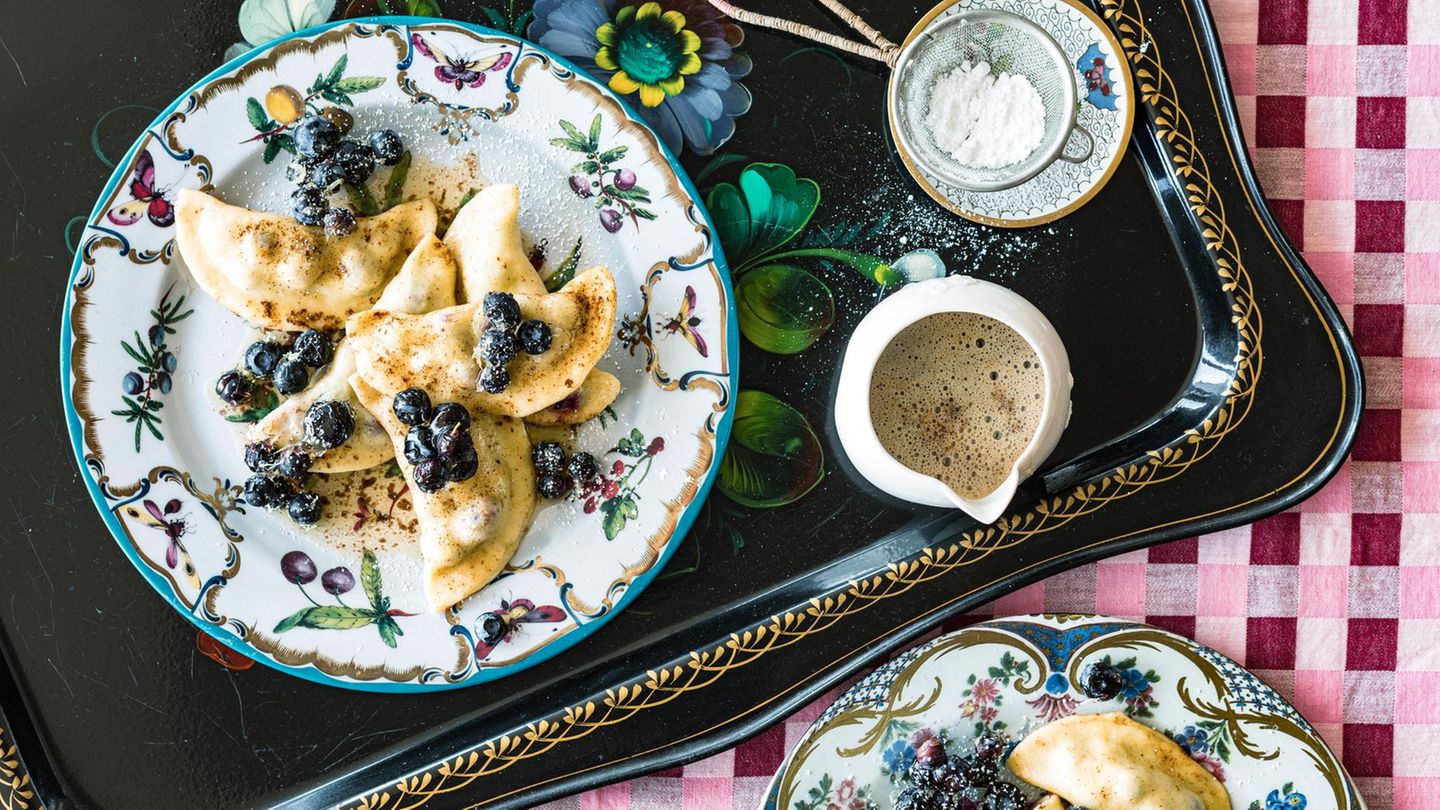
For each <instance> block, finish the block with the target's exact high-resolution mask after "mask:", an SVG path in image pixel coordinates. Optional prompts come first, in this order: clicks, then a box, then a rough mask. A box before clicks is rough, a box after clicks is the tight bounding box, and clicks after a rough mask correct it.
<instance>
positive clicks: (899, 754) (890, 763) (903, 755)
mask: <svg viewBox="0 0 1440 810" xmlns="http://www.w3.org/2000/svg"><path fill="white" fill-rule="evenodd" d="M881 757H882V759H883V760H884V762H885V770H887V771H889V772H890V773H891V774H894V775H896V776H899V775H901V774H904V773H905V772H906V771H907V770H909V769H910V765H911V763H913V762H914V761H915V747H914V746H912V745H911V744H910V743H909V742H908V741H906V740H904V739H900V740H896V741H894V742H892V743H890V747H889V748H886V749H885V752H884V754H882V755H881ZM1266 810H1269V808H1266Z"/></svg>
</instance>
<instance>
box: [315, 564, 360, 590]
mask: <svg viewBox="0 0 1440 810" xmlns="http://www.w3.org/2000/svg"><path fill="white" fill-rule="evenodd" d="M320 587H322V588H324V589H325V592H326V593H328V594H330V595H332V596H339V595H341V594H343V593H349V591H350V589H351V588H353V587H355V575H354V574H352V573H350V569H349V568H346V567H345V566H343V565H337V566H336V567H334V568H331V569H330V570H329V571H326V572H325V573H323V574H321V575H320Z"/></svg>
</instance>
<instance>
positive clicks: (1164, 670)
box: [760, 614, 1365, 810]
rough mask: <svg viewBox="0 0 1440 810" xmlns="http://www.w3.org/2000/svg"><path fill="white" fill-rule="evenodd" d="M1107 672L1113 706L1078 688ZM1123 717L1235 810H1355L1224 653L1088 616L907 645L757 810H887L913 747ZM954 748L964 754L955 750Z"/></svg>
mask: <svg viewBox="0 0 1440 810" xmlns="http://www.w3.org/2000/svg"><path fill="white" fill-rule="evenodd" d="M1102 661H1103V662H1106V663H1109V664H1111V665H1112V666H1115V667H1116V668H1118V669H1119V670H1120V671H1121V673H1122V674H1123V675H1124V676H1125V679H1126V685H1125V687H1124V688H1123V689H1122V690H1121V691H1120V694H1119V695H1117V696H1116V697H1115V698H1113V699H1110V700H1096V699H1091V698H1088V697H1086V696H1085V695H1084V694H1083V693H1082V692H1081V691H1080V689H1079V687H1078V685H1077V684H1076V681H1077V680H1078V679H1079V678H1080V674H1081V673H1082V672H1083V671H1084V670H1085V668H1086V667H1088V666H1089V665H1091V664H1093V663H1095V662H1102ZM1100 712H1123V713H1124V714H1126V715H1128V716H1129V717H1130V718H1131V719H1133V720H1135V721H1137V722H1139V723H1143V724H1145V725H1147V726H1149V727H1151V728H1153V729H1156V730H1157V731H1160V732H1162V733H1164V734H1165V735H1167V736H1169V737H1171V738H1172V739H1174V740H1176V742H1177V743H1179V744H1180V745H1182V746H1183V747H1184V748H1185V749H1186V751H1187V752H1188V753H1189V754H1190V756H1191V757H1192V758H1194V759H1195V760H1196V761H1197V762H1198V763H1200V765H1201V766H1202V767H1204V768H1205V769H1206V770H1208V771H1210V772H1211V774H1212V775H1214V776H1215V777H1216V778H1217V779H1218V780H1220V782H1221V784H1222V785H1223V786H1224V787H1225V790H1226V792H1227V793H1229V794H1230V806H1231V807H1233V808H1235V810H1282V809H1283V808H1292V807H1299V808H1304V807H1307V806H1308V807H1333V808H1337V809H1338V808H1346V810H1352V809H1353V810H1363V808H1364V807H1365V803H1364V801H1363V800H1362V799H1361V798H1360V796H1359V793H1358V792H1356V790H1355V785H1354V783H1353V782H1352V781H1351V779H1350V776H1349V774H1347V773H1346V772H1345V769H1344V767H1343V766H1342V765H1341V764H1340V759H1339V757H1337V756H1335V754H1334V752H1332V751H1331V750H1330V748H1329V746H1327V745H1326V744H1325V741H1324V740H1323V739H1321V737H1320V734H1319V732H1317V731H1316V730H1315V727H1314V726H1312V725H1310V723H1308V722H1307V721H1306V720H1305V718H1303V717H1301V716H1300V713H1299V712H1297V711H1296V710H1295V707H1293V706H1291V705H1290V704H1289V703H1288V702H1287V701H1286V700H1285V699H1284V698H1283V697H1281V696H1280V695H1279V694H1278V693H1276V692H1275V691H1274V690H1273V689H1271V688H1270V687H1269V686H1267V685H1266V684H1265V683H1264V682H1262V681H1261V680H1260V679H1259V678H1256V677H1255V676H1254V675H1252V674H1251V673H1250V672H1248V671H1246V670H1245V669H1244V668H1243V667H1241V666H1240V665H1239V664H1237V663H1235V662H1234V661H1232V660H1230V659H1229V658H1227V657H1225V656H1224V655H1222V654H1220V653H1218V652H1216V651H1215V650H1212V649H1210V648H1209V647H1206V646H1204V645H1202V644H1199V643H1197V642H1195V641H1191V640H1190V639H1187V638H1184V637H1182V636H1178V635H1175V634H1174V633H1170V632H1167V631H1164V630H1160V629H1158V628H1155V627H1150V626H1148V625H1144V624H1138V623H1135V622H1130V621H1124V620H1121V619H1112V618H1107V617H1105V616H1094V615H1087V614H1044V615H1032V616H1015V617H1011V618H1005V619H994V620H991V621H987V622H982V623H980V624H977V625H974V626H972V627H967V628H964V629H962V630H957V631H956V632H953V633H948V634H945V635H942V636H939V637H937V638H934V639H931V640H930V641H927V642H924V643H922V644H918V645H916V646H914V647H911V648H910V649H908V650H906V651H904V652H902V653H900V654H899V655H897V656H896V657H895V658H892V659H891V660H889V661H887V662H886V663H885V664H884V665H882V666H881V667H880V668H878V669H876V670H875V671H874V672H872V673H870V674H869V675H867V676H865V677H864V678H862V679H860V680H859V681H857V682H856V683H855V684H854V685H852V686H851V687H850V688H849V689H847V690H845V692H844V693H843V694H841V695H840V697H839V698H837V699H836V701H835V702H834V703H832V704H831V705H830V706H828V707H827V708H826V709H825V711H823V712H822V713H821V714H820V716H819V717H818V718H817V719H816V720H815V722H814V723H813V724H812V725H811V726H810V728H809V729H807V730H806V732H805V733H804V734H803V735H802V736H801V737H800V740H799V741H798V742H797V743H796V745H795V747H794V749H793V750H792V751H791V752H790V754H789V755H787V757H786V758H785V761H784V763H782V764H781V766H780V769H779V770H778V771H777V772H776V774H775V777H774V779H773V780H772V781H771V783H770V787H769V789H768V790H767V791H766V792H765V797H764V799H763V800H762V801H761V804H760V808H761V810H776V808H782V807H784V808H789V807H797V808H799V807H817V808H819V807H827V806H828V807H832V808H833V807H839V808H842V810H851V808H852V807H853V808H859V807H862V806H864V804H865V802H866V801H867V800H868V801H870V802H873V803H874V806H875V807H878V808H880V809H881V810H885V809H886V808H889V807H890V806H891V805H892V803H893V800H894V797H895V796H896V795H897V794H898V793H899V792H900V790H901V789H902V787H903V783H902V778H901V776H902V774H903V772H904V770H905V769H906V768H908V767H909V765H910V763H912V762H914V760H915V752H916V747H917V746H918V745H919V744H920V743H922V742H923V741H924V740H925V739H927V738H929V737H934V736H937V735H938V736H941V737H942V738H944V739H947V740H952V741H962V740H968V739H973V738H974V737H976V736H978V735H979V734H981V733H992V734H998V735H1001V736H1006V737H1009V738H1011V739H1017V740H1018V739H1020V738H1023V737H1024V736H1025V734H1026V733H1027V732H1028V731H1030V730H1033V729H1035V728H1038V727H1039V726H1042V725H1044V724H1046V723H1050V722H1054V721H1055V720H1059V719H1061V718H1063V717H1068V716H1070V715H1073V714H1092V713H1100ZM962 750H963V744H962Z"/></svg>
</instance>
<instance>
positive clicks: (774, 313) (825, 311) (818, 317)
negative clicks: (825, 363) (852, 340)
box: [735, 264, 835, 354]
mask: <svg viewBox="0 0 1440 810" xmlns="http://www.w3.org/2000/svg"><path fill="white" fill-rule="evenodd" d="M735 308H736V312H737V313H738V314H739V318H740V332H741V334H743V335H745V337H746V339H748V340H749V341H750V342H751V343H754V344H755V345H756V346H759V347H760V348H762V349H764V350H765V351H767V352H772V353H774V354H796V353H798V352H803V351H805V350H806V349H808V348H810V347H811V346H813V345H815V341H817V340H819V339H820V336H821V335H824V334H825V332H826V331H827V330H828V329H829V328H830V325H831V324H833V323H834V322H835V299H834V297H833V296H831V294H830V288H829V287H827V286H825V282H823V281H821V280H820V279H818V278H816V277H814V276H812V275H810V273H808V272H806V271H805V270H802V269H801V268H799V267H796V266H794V265H789V264H767V265H763V266H761V267H757V268H755V269H754V270H751V271H750V272H748V273H746V274H745V275H743V276H741V277H740V280H739V281H737V282H736V284H735Z"/></svg>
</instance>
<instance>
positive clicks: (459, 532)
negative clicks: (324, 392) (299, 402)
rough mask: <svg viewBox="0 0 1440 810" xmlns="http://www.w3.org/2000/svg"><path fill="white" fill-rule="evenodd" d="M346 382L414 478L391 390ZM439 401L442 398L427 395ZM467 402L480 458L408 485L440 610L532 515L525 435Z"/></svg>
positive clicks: (475, 579)
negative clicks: (441, 478) (424, 485)
mask: <svg viewBox="0 0 1440 810" xmlns="http://www.w3.org/2000/svg"><path fill="white" fill-rule="evenodd" d="M351 385H352V387H354V389H355V393H356V394H357V395H358V396H359V398H360V403H361V404H362V405H364V406H365V408H366V409H367V410H369V411H370V412H371V413H372V414H375V417H376V418H377V419H379V421H380V424H381V425H382V426H383V427H384V428H385V430H386V432H387V433H388V434H389V435H390V436H391V438H392V441H393V446H394V453H395V458H396V460H397V461H398V462H399V464H400V467H401V469H402V470H403V471H404V473H405V479H406V480H407V481H410V482H412V483H413V482H414V480H415V475H414V467H413V466H411V464H410V462H408V461H406V460H405V432H406V431H407V430H408V428H407V427H406V426H405V425H404V424H402V423H401V422H400V420H399V419H397V418H396V417H395V412H394V411H393V410H392V408H391V401H392V399H393V397H392V396H391V395H389V394H383V393H381V392H380V391H377V390H375V389H374V388H372V387H370V386H369V385H368V384H366V382H365V381H364V380H363V379H361V378H360V376H359V375H356V376H355V377H352V378H351ZM435 401H436V402H440V401H442V400H439V399H437V400H435ZM460 402H461V404H462V405H465V406H466V407H467V408H470V411H471V422H470V436H471V438H472V439H473V440H474V442H475V451H476V454H477V455H478V456H479V458H480V467H479V470H478V471H477V472H476V473H475V474H474V475H472V476H471V477H469V478H467V479H465V480H464V481H460V482H452V483H449V484H447V485H446V486H445V488H444V489H441V490H439V491H438V492H430V493H427V492H422V491H421V490H420V489H419V488H418V487H414V486H412V487H410V495H409V497H410V499H411V503H412V504H414V510H415V517H416V520H417V522H418V523H419V528H420V554H421V556H422V557H423V558H424V560H425V598H426V601H427V602H428V603H429V606H430V609H431V610H433V611H442V610H445V609H446V608H448V607H450V606H451V605H453V604H455V603H456V602H459V601H460V600H461V599H464V598H465V597H467V596H469V595H471V594H473V593H475V592H476V591H478V590H480V589H481V588H483V587H485V585H486V584H488V583H489V582H490V580H492V579H494V578H495V576H496V575H497V574H499V573H500V571H501V570H502V569H503V568H504V567H505V564H506V563H507V562H509V561H510V558H511V557H512V556H513V555H514V554H515V549H516V548H518V547H519V546H520V540H521V539H522V538H524V536H525V532H526V530H527V529H529V528H530V520H531V518H533V517H534V515H535V468H534V465H532V464H531V462H530V440H529V438H527V437H526V435H525V425H524V424H523V423H522V422H520V421H519V420H518V419H510V418H508V417H504V416H491V415H489V414H485V413H480V412H478V411H476V410H475V409H474V408H473V405H474V403H473V402H467V401H464V400H461V401H460Z"/></svg>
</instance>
